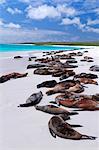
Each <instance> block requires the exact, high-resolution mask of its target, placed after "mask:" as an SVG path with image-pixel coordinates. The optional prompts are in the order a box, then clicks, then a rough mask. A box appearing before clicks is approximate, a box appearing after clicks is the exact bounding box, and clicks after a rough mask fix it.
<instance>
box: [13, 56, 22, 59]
mask: <svg viewBox="0 0 99 150" xmlns="http://www.w3.org/2000/svg"><path fill="white" fill-rule="evenodd" d="M19 58H23V57H22V56H14V59H19Z"/></svg>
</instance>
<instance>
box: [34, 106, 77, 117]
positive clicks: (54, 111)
mask: <svg viewBox="0 0 99 150" xmlns="http://www.w3.org/2000/svg"><path fill="white" fill-rule="evenodd" d="M35 108H36V110H40V111H43V112H46V113H49V114H54V115H59V114H67V115H76V114H78V113H77V112H69V111H67V110H66V109H63V108H60V107H57V106H54V105H45V106H35Z"/></svg>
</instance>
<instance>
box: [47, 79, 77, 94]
mask: <svg viewBox="0 0 99 150" xmlns="http://www.w3.org/2000/svg"><path fill="white" fill-rule="evenodd" d="M76 82H77V81H74V80H66V81H62V82H59V83H57V84H56V85H55V87H54V88H52V89H51V90H49V91H47V92H46V94H47V95H52V94H55V93H64V92H65V91H66V89H69V88H70V87H72V86H74V85H76Z"/></svg>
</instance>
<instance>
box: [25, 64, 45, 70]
mask: <svg viewBox="0 0 99 150" xmlns="http://www.w3.org/2000/svg"><path fill="white" fill-rule="evenodd" d="M39 67H45V65H43V64H31V65H28V66H27V69H32V68H39Z"/></svg>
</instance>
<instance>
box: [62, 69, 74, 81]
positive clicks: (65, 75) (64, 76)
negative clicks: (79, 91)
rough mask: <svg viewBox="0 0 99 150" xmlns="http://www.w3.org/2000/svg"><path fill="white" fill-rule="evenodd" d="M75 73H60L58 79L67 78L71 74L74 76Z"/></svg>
mask: <svg viewBox="0 0 99 150" xmlns="http://www.w3.org/2000/svg"><path fill="white" fill-rule="evenodd" d="M74 75H75V72H74V71H71V72H66V73H64V74H62V75H61V76H60V78H59V80H64V79H67V78H69V77H71V76H74Z"/></svg>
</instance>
